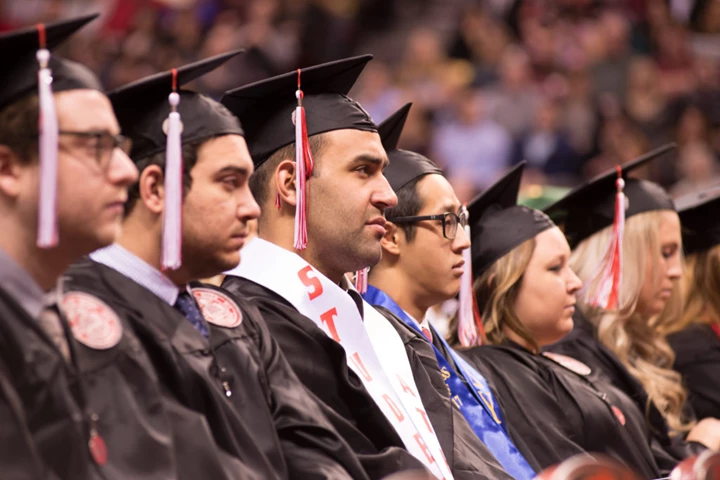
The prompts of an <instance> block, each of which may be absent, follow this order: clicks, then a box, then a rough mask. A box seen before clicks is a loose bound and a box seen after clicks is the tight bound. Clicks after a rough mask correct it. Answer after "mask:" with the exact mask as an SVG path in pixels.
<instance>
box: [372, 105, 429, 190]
mask: <svg viewBox="0 0 720 480" xmlns="http://www.w3.org/2000/svg"><path fill="white" fill-rule="evenodd" d="M410 107H412V103H407V104H405V105H403V106H402V107H400V109H398V110H397V111H396V112H395V113H393V114H392V115H390V116H389V117H388V118H386V119H385V121H383V122H382V123H381V124H380V125H378V133H379V134H380V139H381V140H382V144H383V147H384V148H385V151H386V152H387V154H388V159H389V160H390V164H389V165H388V166H387V168H385V172H384V175H385V178H387V180H388V182H389V183H390V186H391V187H392V189H393V191H395V192H396V193H397V192H398V191H399V190H400V189H401V188H403V187H404V186H405V185H407V184H408V183H410V182H411V181H413V180H415V179H416V178H418V177H422V176H424V175H428V174H431V173H437V174H440V175H442V173H443V172H442V170H440V168H438V166H437V165H435V164H434V163H433V161H432V160H430V159H429V158H427V157H425V156H424V155H420V154H419V153H415V152H411V151H409V150H399V149H398V148H397V144H398V141H399V140H400V134H401V133H402V130H403V127H404V126H405V121H406V120H407V116H408V113H409V112H410Z"/></svg>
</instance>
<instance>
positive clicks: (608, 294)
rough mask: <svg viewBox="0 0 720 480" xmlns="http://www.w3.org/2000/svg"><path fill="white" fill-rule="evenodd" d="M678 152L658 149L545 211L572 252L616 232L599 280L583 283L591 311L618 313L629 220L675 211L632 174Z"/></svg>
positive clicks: (665, 196)
mask: <svg viewBox="0 0 720 480" xmlns="http://www.w3.org/2000/svg"><path fill="white" fill-rule="evenodd" d="M673 148H675V144H674V143H671V144H667V145H664V146H662V147H659V148H657V149H655V150H652V151H651V152H648V153H646V154H645V155H642V156H640V157H639V158H637V159H635V160H632V161H630V162H628V163H626V164H624V165H618V166H617V167H616V168H615V169H613V170H610V171H608V172H606V173H604V174H600V175H598V176H597V177H595V178H593V179H592V180H590V181H589V182H587V183H585V184H583V185H580V186H579V187H577V188H575V189H573V190H571V191H570V193H568V194H567V195H566V196H565V197H563V198H561V199H560V200H558V201H557V202H555V203H554V204H552V205H550V206H549V207H547V208H546V209H545V211H546V212H547V213H548V214H549V215H550V216H551V217H553V218H555V219H556V221H558V223H561V224H562V225H563V227H564V232H565V236H566V238H567V240H568V243H569V244H570V248H573V249H574V248H575V247H577V246H578V244H579V243H580V242H582V241H583V240H585V239H586V238H588V237H590V236H591V235H593V234H595V233H597V232H599V231H600V230H602V229H603V228H606V227H609V226H612V227H613V230H612V235H611V238H610V244H609V245H608V247H607V250H606V253H605V255H604V257H603V259H602V260H601V263H600V265H598V266H597V269H596V271H597V274H596V278H593V279H590V281H587V282H585V284H586V286H590V285H592V286H594V290H593V291H591V290H589V289H585V290H584V291H583V295H584V296H585V297H586V299H585V301H586V302H587V303H589V304H590V305H592V306H598V307H600V308H603V309H614V308H616V307H617V306H618V305H620V303H621V302H620V293H621V292H620V285H621V284H622V271H623V266H622V263H623V255H622V244H623V234H624V231H625V219H626V218H627V217H630V216H632V215H637V214H638V213H643V212H649V211H653V210H675V206H674V204H673V201H672V198H670V196H669V195H668V194H667V192H666V191H665V190H664V189H663V188H662V187H661V186H660V185H658V184H656V183H653V182H650V181H647V180H640V179H636V178H629V177H628V174H629V173H630V172H632V171H633V170H635V169H637V168H639V167H641V166H643V165H645V164H646V163H647V162H649V161H650V160H652V159H654V158H657V157H659V156H660V155H662V154H663V153H666V152H668V151H670V150H672V149H673Z"/></svg>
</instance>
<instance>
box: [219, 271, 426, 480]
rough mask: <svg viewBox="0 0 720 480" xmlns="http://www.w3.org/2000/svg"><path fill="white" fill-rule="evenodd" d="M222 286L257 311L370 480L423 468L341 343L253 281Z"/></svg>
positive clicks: (228, 282) (229, 280)
mask: <svg viewBox="0 0 720 480" xmlns="http://www.w3.org/2000/svg"><path fill="white" fill-rule="evenodd" d="M222 287H223V288H224V289H225V290H226V291H228V292H229V293H230V294H231V295H233V297H235V298H240V299H245V300H246V301H248V302H250V303H252V304H253V305H255V306H256V307H257V308H258V309H259V310H260V313H261V315H262V318H263V320H264V321H265V324H266V325H267V327H268V330H269V331H270V333H271V334H272V336H273V338H274V339H275V340H276V341H277V342H278V344H279V345H280V349H281V350H282V352H283V354H284V355H285V358H287V360H288V362H289V363H290V365H291V367H292V368H293V370H294V371H295V374H296V375H297V376H298V378H299V379H300V381H301V382H302V383H303V384H305V386H306V387H307V388H308V390H309V391H310V392H312V394H313V395H314V397H315V399H316V400H317V401H318V404H319V405H320V408H321V410H322V411H323V413H324V414H325V416H326V417H327V418H328V420H330V423H331V424H332V425H333V427H335V430H337V432H338V433H339V434H340V436H341V437H343V439H344V440H345V441H346V442H347V443H348V444H350V447H351V448H352V449H353V450H354V452H355V453H356V455H357V456H358V457H359V458H360V462H361V463H362V466H363V468H364V469H365V472H366V473H367V475H368V476H369V477H370V478H372V479H380V478H383V477H385V476H387V475H389V474H391V473H394V472H399V471H402V470H408V469H423V468H424V467H423V464H422V463H421V462H420V461H419V460H417V459H416V458H415V457H413V456H412V455H411V454H410V453H408V452H407V451H406V450H405V449H404V447H403V443H402V440H401V439H400V437H399V436H398V434H397V432H395V429H394V428H393V426H392V425H391V424H390V422H389V421H388V420H387V419H386V418H385V416H384V415H383V413H382V411H381V410H380V408H379V407H378V406H377V405H376V404H375V401H374V400H373V399H372V397H371V396H370V394H369V393H368V392H367V390H366V389H365V387H364V386H363V384H362V381H361V380H360V379H359V378H358V377H357V375H355V373H354V372H353V371H352V370H350V368H349V367H348V366H347V361H346V357H345V350H344V349H343V348H342V346H341V345H340V344H338V343H336V342H335V341H334V340H332V339H331V338H330V337H328V336H327V335H326V334H325V332H323V331H322V330H321V329H320V328H318V327H317V326H316V325H315V324H314V323H313V321H312V320H310V319H309V318H307V317H305V316H304V315H302V314H301V313H300V312H298V311H297V310H296V309H295V308H294V307H293V306H292V305H290V304H289V303H288V302H287V301H285V299H283V298H282V297H280V296H279V295H277V294H276V293H275V292H273V291H271V290H268V289H267V288H265V287H263V286H261V285H258V284H257V283H255V282H252V281H250V280H247V279H243V278H239V277H235V276H227V277H225V280H224V281H223V284H222Z"/></svg>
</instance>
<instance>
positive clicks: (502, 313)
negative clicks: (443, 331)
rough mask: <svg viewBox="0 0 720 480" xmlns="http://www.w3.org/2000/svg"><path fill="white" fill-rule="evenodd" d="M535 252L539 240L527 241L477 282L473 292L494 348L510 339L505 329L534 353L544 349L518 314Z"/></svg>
mask: <svg viewBox="0 0 720 480" xmlns="http://www.w3.org/2000/svg"><path fill="white" fill-rule="evenodd" d="M534 251H535V238H531V239H530V240H526V241H524V242H523V243H521V244H520V245H518V246H517V247H515V248H514V249H512V250H511V251H510V252H509V253H507V254H505V255H504V256H502V257H501V258H500V259H499V260H496V261H495V263H493V264H492V266H491V267H490V268H488V269H487V270H485V271H484V272H483V273H482V274H481V275H480V276H479V277H478V279H477V280H475V283H474V285H473V292H474V293H475V297H476V299H477V304H478V308H479V309H480V314H481V317H482V320H483V325H484V327H485V335H486V336H487V343H488V344H490V345H497V344H499V343H502V342H504V341H505V340H506V339H507V336H506V335H505V333H504V330H505V328H508V329H510V330H512V331H513V332H514V333H515V334H517V335H518V336H520V338H522V339H523V340H525V341H526V342H527V343H528V344H529V345H530V346H531V347H532V349H533V351H535V352H538V351H539V350H540V348H539V347H538V344H537V341H536V340H535V338H534V337H533V335H532V333H531V332H530V330H529V329H528V328H527V327H526V326H525V325H524V324H523V323H522V322H521V321H520V319H519V318H518V316H517V315H516V314H515V300H516V299H517V296H518V292H519V291H520V285H521V284H522V279H523V275H524V273H525V270H526V269H527V266H528V264H529V263H530V258H531V257H532V254H533V252H534Z"/></svg>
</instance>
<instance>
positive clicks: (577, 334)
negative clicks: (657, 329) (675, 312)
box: [547, 312, 706, 471]
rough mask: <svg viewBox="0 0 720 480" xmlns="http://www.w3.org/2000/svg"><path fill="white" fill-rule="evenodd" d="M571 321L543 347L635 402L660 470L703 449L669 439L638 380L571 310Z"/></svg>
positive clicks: (590, 325)
mask: <svg viewBox="0 0 720 480" xmlns="http://www.w3.org/2000/svg"><path fill="white" fill-rule="evenodd" d="M573 320H574V322H575V327H574V328H573V330H572V332H570V333H569V334H568V335H566V336H565V337H564V338H563V339H562V340H561V341H560V342H558V343H555V344H553V345H551V346H549V347H548V348H547V350H548V351H551V352H557V353H561V354H564V355H568V356H570V357H573V358H576V359H578V360H580V361H581V362H583V363H584V364H586V365H588V366H589V367H590V368H591V369H592V370H593V371H595V372H597V373H598V374H599V375H601V376H603V377H604V378H605V380H606V381H608V382H610V383H611V384H612V385H613V386H615V387H616V388H617V389H619V390H621V391H622V392H624V393H625V395H627V396H628V397H630V398H631V399H632V400H633V401H634V402H635V405H636V406H637V408H638V409H639V410H640V411H641V412H643V413H644V415H645V419H646V422H647V423H648V426H649V428H650V433H651V435H652V436H653V439H654V440H655V441H654V442H653V450H654V451H655V460H656V462H657V464H658V466H659V467H660V469H661V470H662V471H667V470H672V468H673V467H674V465H675V464H676V463H677V462H678V461H680V460H682V459H684V458H686V457H688V456H692V455H695V454H697V453H700V452H702V451H704V450H706V447H705V446H703V445H702V444H700V443H697V442H685V441H684V440H683V439H682V438H680V437H673V438H671V437H670V436H669V429H668V426H667V423H666V422H665V419H664V418H663V416H662V414H660V411H659V410H658V409H657V408H656V407H655V405H654V404H652V403H651V402H650V401H649V397H648V394H647V392H646V391H645V389H644V388H643V386H642V384H641V383H640V381H639V380H638V379H636V378H635V377H634V376H633V375H632V374H631V373H630V372H629V371H628V369H627V368H625V366H624V365H623V364H622V362H621V361H620V359H619V358H617V356H616V355H615V354H614V353H613V352H612V351H611V350H610V349H609V348H607V347H606V346H605V345H603V344H602V342H600V341H599V340H598V339H597V338H596V336H595V329H594V327H593V326H592V324H591V323H590V322H589V321H588V320H587V319H586V318H585V317H584V316H583V315H582V314H581V313H580V312H575V315H574V317H573Z"/></svg>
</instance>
